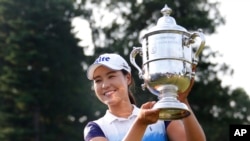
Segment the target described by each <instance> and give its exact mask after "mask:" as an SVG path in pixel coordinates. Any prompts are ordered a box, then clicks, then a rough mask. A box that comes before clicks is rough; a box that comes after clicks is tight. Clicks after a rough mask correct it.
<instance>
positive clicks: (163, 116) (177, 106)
mask: <svg viewBox="0 0 250 141" xmlns="http://www.w3.org/2000/svg"><path fill="white" fill-rule="evenodd" d="M154 108H156V109H160V113H159V119H160V120H177V119H182V118H185V117H187V116H189V115H190V111H189V109H188V107H187V105H186V104H184V103H181V102H180V101H178V100H177V99H175V98H166V97H165V98H162V99H161V100H159V101H158V102H157V103H156V104H155V105H154Z"/></svg>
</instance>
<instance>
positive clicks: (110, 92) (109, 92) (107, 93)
mask: <svg viewBox="0 0 250 141" xmlns="http://www.w3.org/2000/svg"><path fill="white" fill-rule="evenodd" d="M114 92H115V91H108V92H105V93H104V96H110V95H112V94H113V93H114Z"/></svg>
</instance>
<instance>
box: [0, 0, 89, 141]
mask: <svg viewBox="0 0 250 141" xmlns="http://www.w3.org/2000/svg"><path fill="white" fill-rule="evenodd" d="M74 13H75V10H74V8H73V3H72V1H70V0H50V1H47V0H45V1H33V0H22V1H16V0H0V21H1V22H0V40H1V42H0V64H1V67H0V104H1V106H0V140H1V141H9V140H16V141H24V140H25V141H40V140H46V141H49V140H51V141H52V140H65V141H66V140H72V141H73V140H81V139H82V124H81V123H80V122H79V121H78V119H82V120H84V116H83V115H84V111H87V108H88V101H83V100H84V98H86V97H85V96H84V95H83V94H84V93H85V92H88V90H85V89H84V87H83V86H84V85H85V84H84V75H83V69H82V65H81V63H82V60H83V59H84V56H83V54H82V50H81V48H79V47H78V46H77V42H78V41H79V40H78V39H76V38H75V37H74V35H73V34H72V33H71V29H72V26H71V19H72V18H73V17H74V16H75V14H74ZM89 115H90V114H89Z"/></svg>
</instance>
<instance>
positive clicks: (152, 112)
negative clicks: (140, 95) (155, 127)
mask: <svg viewBox="0 0 250 141" xmlns="http://www.w3.org/2000/svg"><path fill="white" fill-rule="evenodd" d="M155 103H156V102H155V101H152V102H147V103H144V104H143V105H142V106H141V109H140V113H139V115H138V120H139V121H140V122H141V123H142V124H144V125H148V124H152V123H155V122H157V121H158V119H159V112H160V110H159V109H153V106H154V104H155Z"/></svg>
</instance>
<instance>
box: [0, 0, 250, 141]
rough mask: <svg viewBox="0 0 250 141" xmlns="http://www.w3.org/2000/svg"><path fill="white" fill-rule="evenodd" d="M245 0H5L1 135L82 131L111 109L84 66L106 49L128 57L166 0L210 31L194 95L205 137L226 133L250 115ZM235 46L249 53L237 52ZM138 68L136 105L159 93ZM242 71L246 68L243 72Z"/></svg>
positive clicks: (1, 7)
mask: <svg viewBox="0 0 250 141" xmlns="http://www.w3.org/2000/svg"><path fill="white" fill-rule="evenodd" d="M243 1H244V0H239V1H237V3H236V2H235V3H233V2H230V3H231V4H233V5H231V7H230V8H229V9H227V8H228V7H227V8H226V7H225V6H224V7H223V4H224V5H227V6H228V5H229V2H224V1H223V2H220V1H215V0H210V1H207V0H192V1H185V0H175V1H171V0H165V1H163V0H123V1H118V0H102V1H97V0H22V1H19V0H0V66H1V67H0V140H1V141H14V140H15V141H54V140H61V141H79V140H83V128H84V126H85V125H86V124H87V122H88V121H91V120H95V119H97V118H99V117H100V116H102V115H103V114H104V113H105V111H106V109H107V107H106V106H105V105H103V104H102V103H100V102H99V101H98V100H97V98H96V96H95V94H94V92H93V90H92V89H91V87H92V82H91V81H89V80H88V79H87V77H86V69H87V68H88V66H89V65H90V64H91V63H92V62H93V61H94V59H95V58H96V57H97V56H99V55H100V54H101V53H104V52H116V53H119V54H120V55H122V56H123V57H125V58H126V59H127V61H128V62H129V53H130V52H131V50H132V49H133V47H134V46H141V45H140V42H139V40H138V38H139V36H140V34H141V32H142V31H143V30H145V29H150V28H152V27H153V26H155V24H156V23H157V20H158V19H159V18H160V17H161V16H162V14H161V13H160V10H161V9H162V8H163V7H164V5H165V4H167V5H168V6H169V7H170V8H171V9H172V10H173V12H172V14H171V16H172V17H174V18H175V20H176V22H177V24H178V25H181V26H183V27H185V28H186V29H187V30H188V31H190V32H192V31H197V30H198V29H199V28H201V29H202V30H203V32H204V34H205V35H206V37H207V43H206V47H205V49H204V50H203V52H202V54H201V55H200V58H199V64H198V66H197V71H196V78H195V84H194V87H193V88H192V91H191V93H190V95H189V101H190V104H191V106H192V108H193V110H194V112H195V114H196V116H197V118H198V120H199V121H200V123H201V125H202V127H203V129H204V131H205V133H206V136H207V140H208V141H216V140H223V141H228V140H229V125H230V124H250V114H249V113H250V112H249V111H250V109H249V108H250V99H249V90H248V91H247V88H248V87H247V85H244V84H247V82H246V81H247V79H248V76H245V75H246V74H247V73H246V67H245V66H243V65H245V64H246V58H247V57H248V56H249V55H248V56H247V54H245V53H246V51H245V52H244V51H243V49H240V47H247V42H245V41H247V39H245V35H244V34H243V33H246V30H248V29H247V28H244V27H246V26H247V25H246V24H243V23H246V17H244V15H243V14H245V13H247V12H245V13H244V11H245V10H246V9H247V7H246V5H244V4H243ZM245 1H246V0H245ZM238 4H239V5H238ZM235 8H237V9H239V11H241V12H239V11H238V10H236V9H235ZM227 10H228V11H227ZM229 11H231V12H232V13H229ZM231 14H233V17H232V16H231ZM230 16H231V18H229V17H230ZM237 16H241V17H242V16H243V18H241V19H240V18H239V17H237ZM227 21H228V23H230V22H231V24H229V25H230V27H228V28H229V29H225V27H227ZM233 21H234V22H233ZM235 21H237V22H235ZM236 23H237V24H238V25H236ZM248 25H249V24H248ZM226 35H228V36H226ZM225 36H226V37H225ZM243 41H244V42H243ZM236 48H237V49H236ZM228 50H231V53H232V54H231V55H228V53H229V51H228ZM238 51H239V53H238ZM242 52H243V53H242ZM235 54H240V56H241V57H243V56H244V57H243V58H241V60H239V61H236V60H235V59H233V58H236V59H240V57H239V56H234V55H235ZM225 56H227V57H225ZM241 61H245V62H241ZM138 62H140V59H138ZM233 62H235V63H233ZM240 62H241V63H243V65H242V66H236V64H240ZM132 69H133V71H132V72H133V76H134V78H135V82H136V83H135V84H136V86H135V88H134V95H135V97H136V100H137V105H138V106H140V105H141V104H142V103H144V102H146V101H149V100H157V98H156V96H154V95H152V94H151V93H150V92H149V91H147V90H146V91H142V89H141V86H140V85H141V83H142V80H140V79H139V78H138V71H137V70H136V69H135V68H134V67H132ZM240 70H245V75H244V76H245V77H241V78H242V79H236V77H235V76H234V75H235V72H236V74H237V76H238V74H240V73H243V72H240ZM243 74H244V73H243ZM237 78H238V77H237ZM239 81H242V82H241V83H238V82H239Z"/></svg>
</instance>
